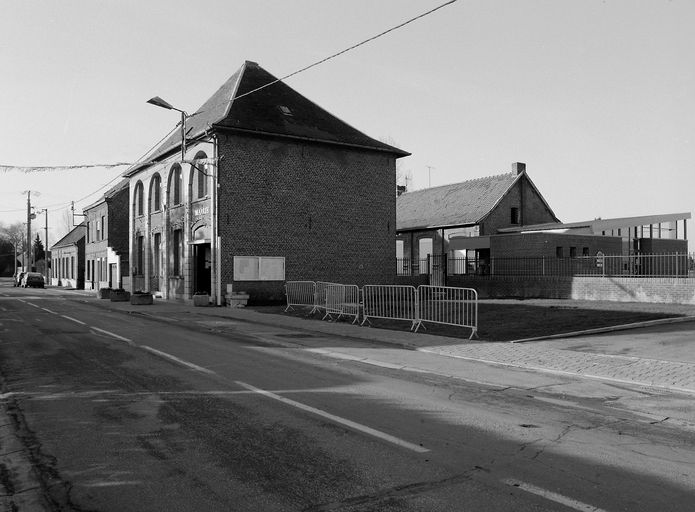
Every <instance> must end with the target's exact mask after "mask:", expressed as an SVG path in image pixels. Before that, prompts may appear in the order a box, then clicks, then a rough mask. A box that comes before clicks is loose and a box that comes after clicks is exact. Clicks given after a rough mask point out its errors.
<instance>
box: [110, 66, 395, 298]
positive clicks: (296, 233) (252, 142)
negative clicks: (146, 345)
mask: <svg viewBox="0 0 695 512" xmlns="http://www.w3.org/2000/svg"><path fill="white" fill-rule="evenodd" d="M184 116H185V117H184V119H185V120H186V123H185V125H184V126H185V134H186V135H185V144H184V147H183V151H182V138H181V135H180V134H179V133H174V134H172V135H171V136H170V137H169V138H168V139H167V140H166V141H165V142H164V143H162V145H160V146H159V147H158V148H156V149H155V150H154V151H153V152H152V154H151V155H148V156H147V157H146V162H142V163H140V164H137V165H135V166H133V167H132V168H130V169H128V170H127V171H126V173H125V174H124V176H125V177H127V178H128V179H129V180H130V191H131V192H130V204H129V207H130V208H129V209H130V227H129V230H130V253H131V257H130V261H131V263H130V265H131V274H132V285H131V289H132V290H133V291H137V290H143V291H150V292H161V294H162V296H163V297H165V298H176V299H190V298H191V297H192V296H193V294H195V293H196V292H200V293H206V294H210V295H211V297H212V300H213V301H215V302H216V303H220V302H221V297H222V294H223V293H225V292H226V291H227V290H228V286H229V285H231V286H232V287H233V289H234V291H245V292H247V293H249V294H250V296H251V299H252V300H262V299H280V298H282V294H283V286H284V283H285V281H286V280H326V281H337V282H347V283H354V284H358V285H362V284H365V283H388V282H392V280H393V250H394V244H395V241H394V240H395V227H396V204H395V195H394V190H395V189H396V178H395V168H396V159H397V158H401V157H403V156H407V155H408V153H406V152H405V151H402V150H400V149H397V148H394V147H392V146H389V145H387V144H384V143H382V142H379V141H377V140H375V139H372V138H370V137H368V136H367V135H365V134H363V133H361V132H359V131H358V130H356V129H355V128H353V127H351V126H350V125H348V124H346V123H344V122H343V121H341V120H339V119H337V118H336V117H335V116H333V115H331V114H330V113H328V112H326V111H325V110H323V109H321V108H320V107H318V106H317V105H316V104H314V103H313V102H311V101H310V100H308V99H307V98H305V97H303V96H301V95H300V94H299V93H297V92H296V91H294V90H293V89H291V88H290V87H288V86H287V85H286V84H284V83H283V82H281V81H278V80H277V79H276V78H275V77H273V76H272V75H271V74H269V73H268V72H267V71H265V70H264V69H263V68H261V67H260V66H259V65H258V64H256V63H254V62H248V61H247V62H246V63H245V64H244V65H243V66H242V67H241V68H240V69H239V70H238V71H237V72H236V73H235V74H234V75H232V76H231V77H230V78H229V80H228V81H227V82H226V83H225V84H223V85H222V87H220V89H219V90H218V91H217V92H216V93H215V94H214V95H213V96H212V97H210V99H208V100H207V101H206V102H205V103H204V104H203V106H201V107H200V109H198V110H197V111H196V112H195V113H194V114H193V115H192V116H186V115H185V114H184ZM182 152H183V153H184V154H183V157H182Z"/></svg>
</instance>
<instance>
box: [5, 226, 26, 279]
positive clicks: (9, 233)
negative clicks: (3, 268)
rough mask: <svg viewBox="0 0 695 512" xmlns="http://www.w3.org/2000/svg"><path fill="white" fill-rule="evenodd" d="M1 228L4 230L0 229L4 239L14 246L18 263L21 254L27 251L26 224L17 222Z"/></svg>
mask: <svg viewBox="0 0 695 512" xmlns="http://www.w3.org/2000/svg"><path fill="white" fill-rule="evenodd" d="M0 228H2V229H0V234H1V235H2V237H3V238H4V239H5V240H7V241H8V242H10V243H11V244H12V245H13V246H14V250H15V262H16V261H17V257H18V256H21V254H22V253H23V252H24V251H25V250H26V242H27V241H26V238H25V235H26V232H25V231H24V224H23V223H21V222H15V223H14V224H10V225H9V226H0ZM25 265H26V263H25ZM15 270H16V269H15Z"/></svg>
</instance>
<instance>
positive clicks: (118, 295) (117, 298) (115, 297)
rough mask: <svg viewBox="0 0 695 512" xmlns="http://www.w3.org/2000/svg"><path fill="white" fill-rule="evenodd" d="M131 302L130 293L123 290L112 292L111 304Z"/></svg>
mask: <svg viewBox="0 0 695 512" xmlns="http://www.w3.org/2000/svg"><path fill="white" fill-rule="evenodd" d="M129 300H130V292H127V291H125V290H124V289H123V288H116V289H115V290H111V302H127V301H129Z"/></svg>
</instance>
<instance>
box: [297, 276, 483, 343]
mask: <svg viewBox="0 0 695 512" xmlns="http://www.w3.org/2000/svg"><path fill="white" fill-rule="evenodd" d="M285 290H286V292H287V308H286V309H285V311H288V310H290V309H293V308H292V306H306V307H308V306H311V307H312V310H311V313H314V312H315V311H320V309H324V310H325V315H324V317H323V318H324V319H326V318H331V319H332V318H333V316H332V315H338V318H340V317H341V316H351V317H353V321H352V323H353V324H354V323H355V322H357V321H359V317H360V310H361V312H362V322H361V324H360V325H364V324H365V323H367V322H368V323H370V324H371V321H370V318H383V319H387V320H407V321H410V322H411V326H410V330H411V331H414V332H417V331H418V329H419V328H420V327H422V328H424V329H426V327H425V326H424V325H423V322H432V323H438V324H445V325H454V326H460V327H467V328H470V329H471V335H470V337H469V339H472V338H473V337H474V336H475V337H476V338H477V337H478V292H477V291H476V290H474V289H472V288H453V287H448V286H429V285H421V286H418V287H417V288H415V287H414V286H402V285H369V284H368V285H364V287H363V288H362V302H360V289H359V288H358V287H357V286H355V285H345V284H339V283H327V282H323V281H317V282H314V281H288V282H287V283H286V284H285Z"/></svg>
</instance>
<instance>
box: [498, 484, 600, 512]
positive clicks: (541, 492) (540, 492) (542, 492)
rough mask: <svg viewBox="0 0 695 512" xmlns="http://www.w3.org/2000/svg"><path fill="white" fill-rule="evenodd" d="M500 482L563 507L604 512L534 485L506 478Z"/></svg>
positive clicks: (588, 511) (589, 511)
mask: <svg viewBox="0 0 695 512" xmlns="http://www.w3.org/2000/svg"><path fill="white" fill-rule="evenodd" d="M502 482H503V483H505V484H507V485H511V486H512V487H517V488H519V489H523V490H524V491H526V492H530V493H532V494H536V495H537V496H541V497H543V498H546V499H548V500H551V501H555V502H557V503H562V504H563V505H565V506H567V507H570V508H573V509H574V510H580V511H582V512H606V511H605V510H603V509H601V508H598V507H594V506H593V505H587V504H586V503H582V502H581V501H577V500H573V499H571V498H568V497H567V496H563V495H562V494H557V493H555V492H552V491H549V490H547V489H543V488H542V487H536V486H535V485H531V484H527V483H525V482H521V481H519V480H513V479H511V478H508V479H506V480H502Z"/></svg>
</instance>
